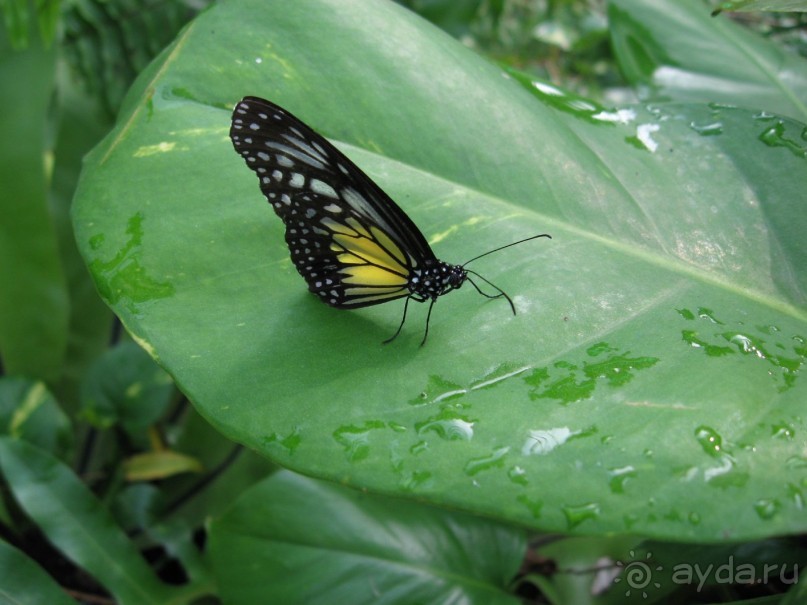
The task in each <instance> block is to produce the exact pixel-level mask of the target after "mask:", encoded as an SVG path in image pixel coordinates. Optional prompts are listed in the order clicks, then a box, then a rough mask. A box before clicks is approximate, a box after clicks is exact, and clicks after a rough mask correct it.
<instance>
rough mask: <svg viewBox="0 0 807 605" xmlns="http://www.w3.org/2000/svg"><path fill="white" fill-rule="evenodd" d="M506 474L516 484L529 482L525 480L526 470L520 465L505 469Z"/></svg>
mask: <svg viewBox="0 0 807 605" xmlns="http://www.w3.org/2000/svg"><path fill="white" fill-rule="evenodd" d="M507 476H508V477H509V478H510V481H512V482H513V483H515V484H517V485H527V483H529V481H527V471H525V470H524V469H523V468H521V467H520V466H514V467H513V468H511V469H510V470H509V471H507Z"/></svg>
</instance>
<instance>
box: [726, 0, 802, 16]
mask: <svg viewBox="0 0 807 605" xmlns="http://www.w3.org/2000/svg"><path fill="white" fill-rule="evenodd" d="M718 11H799V12H804V11H807V2H805V1H804V0H734V1H732V0H729V1H727V2H721V3H720V4H719V8H718V10H716V11H714V13H717V12H718ZM714 13H713V14H714Z"/></svg>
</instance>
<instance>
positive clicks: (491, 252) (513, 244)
mask: <svg viewBox="0 0 807 605" xmlns="http://www.w3.org/2000/svg"><path fill="white" fill-rule="evenodd" d="M539 237H548V238H549V239H552V236H551V235H549V234H548V233H541V234H540V235H533V236H532V237H528V238H526V239H520V240H518V241H517V242H513V243H511V244H507V245H505V246H499V247H498V248H494V249H493V250H488V251H487V252H485V253H484V254H480V255H479V256H474V257H473V258H472V259H471V260H467V261H465V262H464V263H463V264H462V266H463V267H465V265H467V264H469V263H472V262H474V261H475V260H477V259H479V258H482V257H483V256H487V255H488V254H493V253H494V252H498V251H499V250H504V249H505V248H509V247H510V246H517V245H518V244H523V243H524V242H529V241H531V240H534V239H538V238H539ZM474 275H476V276H477V277H480V278H482V279H485V278H484V277H482V276H481V275H479V274H477V273H475V274H474ZM485 281H486V282H488V280H486V279H485ZM488 283H489V284H490V282H488ZM490 285H491V286H493V284H490ZM493 287H494V288H496V286H493ZM496 289H497V290H499V288H496ZM499 292H502V291H501V290H499ZM502 294H504V292H502ZM505 296H507V295H506V294H505ZM508 300H510V299H509V298H508ZM510 304H511V305H512V304H513V303H510Z"/></svg>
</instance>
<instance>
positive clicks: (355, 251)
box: [331, 233, 408, 276]
mask: <svg viewBox="0 0 807 605" xmlns="http://www.w3.org/2000/svg"><path fill="white" fill-rule="evenodd" d="M333 241H334V243H333V244H331V250H333V251H334V252H336V253H337V259H338V260H339V262H341V263H344V264H351V265H352V264H359V263H357V262H356V257H358V259H360V262H363V263H366V264H368V265H375V266H377V267H380V268H382V269H386V270H387V271H391V272H394V273H397V274H398V275H399V276H406V275H407V273H408V272H407V269H406V266H405V265H404V264H403V263H402V262H401V261H400V260H398V259H397V258H396V257H394V256H392V255H391V254H390V253H389V252H387V251H386V249H384V248H383V247H382V246H381V245H379V243H378V242H377V241H375V240H374V239H370V238H368V237H353V236H350V235H346V234H343V233H334V235H333ZM396 249H397V248H396ZM343 257H344V258H343Z"/></svg>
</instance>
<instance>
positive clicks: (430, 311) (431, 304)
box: [420, 297, 437, 347]
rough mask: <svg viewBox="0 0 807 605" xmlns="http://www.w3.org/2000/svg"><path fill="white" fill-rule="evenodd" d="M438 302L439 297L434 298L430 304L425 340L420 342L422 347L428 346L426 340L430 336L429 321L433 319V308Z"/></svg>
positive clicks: (424, 334)
mask: <svg viewBox="0 0 807 605" xmlns="http://www.w3.org/2000/svg"><path fill="white" fill-rule="evenodd" d="M436 301H437V297H434V298H432V299H431V301H430V302H429V312H428V313H426V331H425V332H424V333H423V340H421V341H420V346H421V347H422V346H423V345H425V344H426V338H427V337H428V336H429V320H430V319H431V318H432V307H433V306H434V303H435V302H436Z"/></svg>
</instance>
